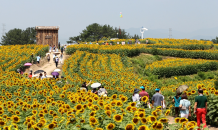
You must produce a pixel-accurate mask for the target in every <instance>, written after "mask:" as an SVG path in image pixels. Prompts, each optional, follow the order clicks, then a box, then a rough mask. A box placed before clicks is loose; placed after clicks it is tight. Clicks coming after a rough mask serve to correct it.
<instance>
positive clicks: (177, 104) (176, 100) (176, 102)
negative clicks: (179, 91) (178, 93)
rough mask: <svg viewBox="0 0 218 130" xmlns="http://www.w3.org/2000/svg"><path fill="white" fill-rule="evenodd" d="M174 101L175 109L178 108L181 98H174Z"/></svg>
mask: <svg viewBox="0 0 218 130" xmlns="http://www.w3.org/2000/svg"><path fill="white" fill-rule="evenodd" d="M174 100H175V107H179V103H180V100H181V97H179V98H178V99H177V98H176V97H174Z"/></svg>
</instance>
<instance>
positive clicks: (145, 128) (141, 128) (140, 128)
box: [138, 125, 150, 130]
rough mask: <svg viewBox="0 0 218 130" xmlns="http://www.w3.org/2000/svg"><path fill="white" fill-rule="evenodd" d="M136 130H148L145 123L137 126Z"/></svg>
mask: <svg viewBox="0 0 218 130" xmlns="http://www.w3.org/2000/svg"><path fill="white" fill-rule="evenodd" d="M138 130H150V129H149V128H148V127H147V126H146V125H141V126H139V128H138Z"/></svg>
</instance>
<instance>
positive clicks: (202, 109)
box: [194, 89, 207, 130]
mask: <svg viewBox="0 0 218 130" xmlns="http://www.w3.org/2000/svg"><path fill="white" fill-rule="evenodd" d="M198 94H199V95H198V96H196V97H195V105H194V113H195V114H196V116H197V125H198V127H200V124H201V120H202V122H203V124H204V126H203V127H204V128H206V127H207V124H206V114H207V97H206V96H204V95H203V89H198ZM198 130H200V128H198Z"/></svg>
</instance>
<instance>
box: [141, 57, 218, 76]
mask: <svg viewBox="0 0 218 130" xmlns="http://www.w3.org/2000/svg"><path fill="white" fill-rule="evenodd" d="M217 69H218V61H216V60H204V59H183V58H175V59H166V60H163V61H155V62H153V63H152V64H149V65H147V66H146V67H145V70H146V71H149V72H151V73H153V74H155V75H158V76H159V77H164V76H165V77H171V76H175V75H190V74H195V73H197V72H199V71H208V70H217Z"/></svg>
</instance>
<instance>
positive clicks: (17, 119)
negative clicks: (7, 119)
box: [12, 115, 20, 123]
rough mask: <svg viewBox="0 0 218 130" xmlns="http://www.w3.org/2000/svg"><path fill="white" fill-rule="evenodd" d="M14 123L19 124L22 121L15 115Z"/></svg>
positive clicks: (13, 117)
mask: <svg viewBox="0 0 218 130" xmlns="http://www.w3.org/2000/svg"><path fill="white" fill-rule="evenodd" d="M12 121H13V122H14V123H18V122H19V121H20V118H19V117H18V116H17V115H13V116H12Z"/></svg>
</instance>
